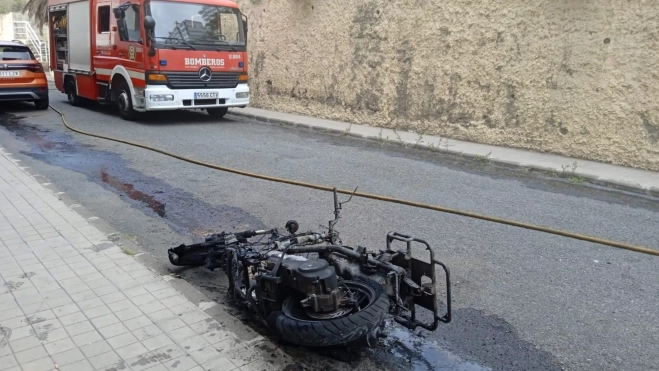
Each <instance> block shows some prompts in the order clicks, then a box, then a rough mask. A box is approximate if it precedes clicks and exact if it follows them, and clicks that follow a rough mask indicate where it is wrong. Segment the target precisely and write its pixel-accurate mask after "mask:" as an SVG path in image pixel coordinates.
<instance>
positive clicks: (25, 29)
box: [14, 21, 50, 63]
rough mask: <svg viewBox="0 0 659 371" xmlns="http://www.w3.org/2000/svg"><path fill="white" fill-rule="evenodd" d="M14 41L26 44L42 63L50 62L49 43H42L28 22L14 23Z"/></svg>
mask: <svg viewBox="0 0 659 371" xmlns="http://www.w3.org/2000/svg"><path fill="white" fill-rule="evenodd" d="M14 39H16V40H20V41H21V42H23V43H25V44H26V45H27V46H28V47H29V48H30V49H31V50H32V53H34V56H35V57H36V58H37V60H39V62H41V63H49V62H50V48H49V47H48V42H46V41H41V39H40V38H39V35H38V34H37V33H36V32H35V31H34V28H32V25H31V24H30V22H28V21H14Z"/></svg>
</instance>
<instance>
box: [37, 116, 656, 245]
mask: <svg viewBox="0 0 659 371" xmlns="http://www.w3.org/2000/svg"><path fill="white" fill-rule="evenodd" d="M50 108H51V109H52V110H53V111H55V112H57V114H59V115H60V118H61V119H62V123H63V124H64V126H65V127H66V128H67V129H69V130H71V131H73V132H75V133H78V134H82V135H86V136H90V137H95V138H100V139H106V140H110V141H113V142H117V143H123V144H127V145H130V146H134V147H139V148H143V149H147V150H149V151H153V152H157V153H160V154H163V155H166V156H169V157H173V158H175V159H178V160H181V161H185V162H188V163H191V164H195V165H200V166H204V167H207V168H210V169H215V170H220V171H224V172H228V173H233V174H238V175H243V176H247V177H250V178H256V179H262V180H267V181H271V182H277V183H283V184H289V185H294V186H299V187H305V188H311V189H316V190H320V191H326V192H332V191H333V190H334V187H329V186H324V185H319V184H313V183H306V182H301V181H297V180H292V179H286V178H279V177H274V176H268V175H263V174H257V173H252V172H248V171H244V170H239V169H233V168H230V167H226V166H219V165H215V164H211V163H208V162H204V161H199V160H195V159H191V158H187V157H185V156H181V155H177V154H175V153H171V152H168V151H165V150H162V149H158V148H155V147H151V146H148V145H145V144H141V143H136V142H131V141H129V140H124V139H119V138H113V137H109V136H105V135H100V134H95V133H90V132H86V131H84V130H80V129H78V128H75V127H73V126H71V125H70V124H69V123H68V121H67V120H66V117H65V116H64V114H63V113H62V112H61V111H59V110H58V109H56V108H55V107H53V106H52V105H51V106H50ZM336 191H337V193H342V194H347V195H353V196H354V197H361V198H366V199H371V200H377V201H384V202H390V203H395V204H400V205H406V206H412V207H417V208H421V209H427V210H433V211H439V212H442V213H448V214H454V215H459V216H464V217H467V218H473V219H480V220H485V221H488V222H492V223H498V224H504V225H509V226H513V227H519V228H523V229H529V230H534V231H539V232H544V233H549V234H553V235H557V236H562V237H567V238H572V239H576V240H581V241H586V242H592V243H596V244H600V245H605V246H611V247H616V248H620V249H624V250H630V251H635V252H639V253H643V254H649V255H654V256H659V250H655V249H651V248H648V247H644V246H638V245H633V244H629V243H624V242H619V241H612V240H607V239H603V238H598V237H593V236H588V235H582V234H578V233H572V232H567V231H562V230H558V229H552V228H547V227H542V226H538V225H533V224H529V223H522V222H518V221H514V220H507V219H502V218H496V217H492V216H487V215H482V214H477V213H472V212H468V211H462V210H457V209H451V208H448V207H443V206H437V205H430V204H425V203H421V202H415V201H408V200H403V199H400V198H394V197H388V196H382V195H378V194H371V193H364V192H356V191H351V190H346V189H337V190H336Z"/></svg>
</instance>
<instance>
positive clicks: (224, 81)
mask: <svg viewBox="0 0 659 371" xmlns="http://www.w3.org/2000/svg"><path fill="white" fill-rule="evenodd" d="M166 76H167V80H168V81H169V87H170V88H172V89H232V88H235V87H236V86H238V76H239V74H237V73H217V72H216V73H214V74H213V75H212V77H211V79H210V81H202V80H201V79H200V78H199V74H198V73H197V72H169V73H166Z"/></svg>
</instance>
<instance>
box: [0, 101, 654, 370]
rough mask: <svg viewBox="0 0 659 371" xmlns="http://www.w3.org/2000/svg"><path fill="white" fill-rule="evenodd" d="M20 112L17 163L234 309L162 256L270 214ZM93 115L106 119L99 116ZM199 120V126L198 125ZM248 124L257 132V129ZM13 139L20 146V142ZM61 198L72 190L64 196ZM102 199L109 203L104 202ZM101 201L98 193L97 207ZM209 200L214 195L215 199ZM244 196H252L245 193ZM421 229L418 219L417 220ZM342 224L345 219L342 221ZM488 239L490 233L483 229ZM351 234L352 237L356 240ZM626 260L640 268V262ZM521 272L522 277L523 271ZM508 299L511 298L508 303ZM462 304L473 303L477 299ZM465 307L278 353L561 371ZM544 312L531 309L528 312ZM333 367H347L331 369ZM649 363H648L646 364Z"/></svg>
mask: <svg viewBox="0 0 659 371" xmlns="http://www.w3.org/2000/svg"><path fill="white" fill-rule="evenodd" d="M65 108H66V107H65ZM67 109H70V108H67ZM0 110H1V108H0ZM18 114H19V115H21V114H24V115H25V116H28V117H27V118H25V119H20V118H17V117H16V116H15V115H14V114H12V115H3V116H2V117H0V126H2V127H3V128H4V130H5V133H10V134H11V135H13V136H15V138H16V139H15V140H17V141H18V142H16V143H3V142H5V139H2V140H0V144H4V145H7V144H9V145H10V146H15V148H21V154H22V155H23V156H26V157H27V158H30V159H32V160H34V162H33V163H32V166H33V167H35V168H37V169H38V170H39V171H41V172H43V173H44V174H47V176H48V178H49V179H53V182H54V183H56V184H58V185H60V186H62V187H63V188H67V189H70V190H71V191H74V193H75V194H73V197H76V198H79V199H81V201H80V202H81V203H82V204H84V205H86V206H88V205H89V206H88V207H89V208H90V209H92V210H94V211H95V212H96V213H97V215H98V216H99V217H101V218H103V219H107V220H109V221H110V223H111V224H112V225H113V227H115V228H116V229H117V230H119V231H120V232H123V233H126V234H128V235H130V236H131V237H132V238H135V239H136V240H137V241H138V242H139V243H140V245H141V246H142V247H143V248H144V250H145V252H147V253H149V254H151V255H153V256H154V257H156V258H157V259H158V260H159V261H161V269H162V270H163V271H166V272H168V273H170V274H173V275H176V276H179V277H182V278H184V279H186V280H187V281H189V282H191V283H193V284H194V285H195V286H196V287H197V288H199V289H200V290H201V291H202V292H204V293H205V294H206V295H207V296H208V297H210V298H211V299H213V300H215V301H217V302H218V303H221V304H222V305H224V306H226V307H227V308H231V307H232V304H231V302H230V301H229V300H228V299H227V298H226V296H225V295H224V293H225V292H226V291H225V286H226V280H225V279H224V277H223V276H222V275H221V274H218V273H217V272H215V273H212V272H209V271H206V270H203V269H202V268H196V269H183V268H176V267H171V266H169V265H168V263H167V261H166V258H165V251H166V249H165V246H166V245H167V244H169V245H171V246H173V245H176V244H178V243H180V242H191V241H198V240H200V239H201V238H202V236H203V235H204V234H206V233H214V232H220V231H222V230H243V229H249V228H264V227H271V226H272V224H271V222H265V221H266V220H267V221H269V220H271V219H273V218H272V217H271V215H273V211H272V210H270V211H269V212H265V211H264V212H263V213H260V210H259V208H255V207H253V206H251V205H250V206H246V207H244V208H243V207H238V206H236V204H240V202H239V201H236V202H235V203H234V204H230V203H226V204H224V203H223V202H222V201H221V200H226V199H227V197H230V196H229V195H230V194H232V195H234V196H235V191H231V190H227V189H223V184H224V183H223V182H224V180H218V179H215V178H213V177H219V178H223V177H224V176H223V175H207V174H208V173H209V172H211V170H207V169H200V168H196V169H194V171H193V172H190V171H189V170H186V171H181V170H179V169H180V167H181V166H183V165H181V163H180V162H176V163H175V166H174V165H173V164H172V162H170V161H163V160H162V159H160V158H154V157H150V156H152V155H148V156H146V157H145V155H144V152H143V151H133V152H126V151H119V150H114V149H112V147H114V146H115V145H114V144H108V143H107V142H106V143H104V144H103V145H98V144H96V143H94V142H93V141H90V140H88V139H86V138H82V137H80V136H77V135H76V136H74V135H75V134H71V133H69V132H66V131H64V130H61V128H58V127H57V126H54V125H55V123H56V122H57V120H56V118H52V117H50V116H48V117H49V120H51V121H49V122H48V123H47V124H45V123H43V122H42V123H40V120H41V119H40V118H39V117H33V116H31V115H30V113H28V112H20V111H19V112H18ZM97 114H99V115H105V113H103V112H101V113H97ZM200 120H202V122H203V119H200ZM250 127H251V128H253V126H250ZM0 130H3V129H0ZM0 133H1V132H0ZM2 135H4V134H2ZM296 135H299V136H300V138H302V140H305V138H306V139H311V138H314V136H317V134H311V133H297V134H296ZM7 140H8V138H7ZM19 142H20V143H23V144H24V145H19V144H17V143H19ZM322 142H325V143H328V145H333V146H345V145H346V144H345V142H344V138H335V137H323V138H322ZM90 143H94V144H90ZM117 147H118V146H117ZM373 147H376V148H372V149H371V150H373V151H383V150H384V149H379V148H377V146H373ZM251 150H253V149H250V148H247V151H248V152H249V151H251ZM387 150H388V155H389V156H393V157H398V158H400V159H402V160H408V159H409V158H410V157H412V158H415V159H416V160H415V161H427V162H428V163H431V164H437V162H438V160H436V159H434V158H430V155H429V154H427V153H423V152H420V153H418V152H415V153H412V152H410V151H408V150H405V149H394V148H390V149H387ZM283 155H284V156H285V157H287V158H291V157H296V156H297V157H298V158H299V157H304V156H303V154H301V153H298V154H295V153H288V152H286V151H284V154H283ZM156 156H159V155H156ZM138 161H147V162H149V164H148V166H149V167H150V170H149V171H148V172H147V171H140V170H137V167H136V166H135V163H136V162H138ZM214 162H219V161H214ZM38 163H43V164H47V165H48V167H41V166H39V165H38ZM186 166H188V165H186ZM433 166H436V165H433ZM441 166H442V167H444V168H447V169H452V170H454V171H461V172H466V173H469V174H474V175H478V176H486V177H488V178H489V179H493V180H494V181H496V180H502V181H509V180H510V179H514V181H515V182H520V183H523V184H524V186H525V187H527V188H528V189H531V190H536V191H541V192H545V193H551V194H555V195H565V197H570V198H574V199H580V198H587V199H589V200H595V201H598V202H602V203H606V204H607V205H618V206H620V207H625V208H632V209H633V210H644V211H647V212H649V213H656V212H657V210H659V206H658V204H657V201H656V200H654V199H652V198H644V197H639V196H637V195H631V194H625V193H623V192H611V191H610V190H607V189H603V188H600V187H590V186H589V187H586V186H581V185H575V184H571V183H569V182H566V181H564V180H557V179H552V178H551V177H546V176H542V175H539V174H525V173H520V172H513V171H512V170H510V169H505V168H497V167H492V166H489V165H487V164H478V163H473V162H472V163H466V164H465V163H464V160H460V159H456V158H444V159H442V160H441ZM54 169H63V170H66V172H65V173H60V174H56V173H57V171H56V170H54ZM248 170H251V169H248ZM284 172H285V171H284ZM73 173H75V174H78V175H80V176H82V177H84V179H85V181H86V182H90V183H93V184H95V185H96V186H97V187H98V189H96V188H94V190H83V189H82V188H81V187H80V186H76V185H75V183H74V182H78V183H79V182H80V181H81V180H80V179H81V178H79V177H78V178H76V179H71V180H66V179H64V178H65V177H66V174H73ZM201 174H204V176H200V175H201ZM209 176H210V177H211V178H209ZM176 178H178V181H173V180H172V179H176ZM209 184H212V187H210V188H211V189H209V190H208V191H206V197H202V196H201V195H200V192H199V191H198V189H199V187H206V188H209V187H208V186H209ZM254 187H255V185H254V183H252V182H249V181H245V183H244V185H243V188H244V189H249V190H250V191H251V192H255V193H258V192H259V190H258V189H256V188H254ZM289 191H290V189H289ZM67 192H69V193H71V192H70V191H69V190H67ZM104 192H105V193H104ZM107 192H109V193H111V194H112V195H114V196H108V195H106V193H107ZM214 192H215V193H214ZM99 195H103V196H102V198H103V199H102V200H101V198H99ZM213 195H215V196H216V197H213ZM244 197H245V198H248V196H244ZM267 197H273V194H272V193H269V192H268V191H266V192H265V195H264V196H262V197H256V196H255V197H254V200H252V201H251V202H249V201H247V200H245V202H244V204H245V205H249V204H250V203H251V204H252V205H254V204H257V203H258V202H259V201H263V199H264V198H267ZM275 197H280V198H281V199H282V202H285V201H284V200H285V199H286V196H284V195H282V194H279V195H278V196H275ZM309 197H311V196H310V193H308V192H307V191H300V192H299V194H297V198H298V200H299V202H301V204H304V203H305V202H311V201H310V198H309ZM325 198H327V197H323V199H322V200H320V202H319V203H314V205H316V204H318V205H321V207H322V208H316V211H315V212H314V214H318V215H319V216H320V217H319V221H322V224H326V220H325V219H327V216H328V215H329V214H330V212H328V211H329V210H328V209H329V207H328V206H330V205H326V200H325ZM109 199H112V200H123V201H121V202H123V204H118V205H119V206H109V203H108V202H107V200H109ZM204 200H205V201H204ZM101 201H105V204H106V205H107V206H102V205H103V202H101ZM95 202H96V203H95ZM123 205H130V210H125V211H124V212H123V213H122V212H121V210H122V209H124V208H125V206H123ZM292 206H294V205H292ZM360 206H363V203H362V204H361V205H359V204H358V205H357V206H355V209H356V210H359V209H360ZM292 209H294V207H291V208H289V209H287V210H288V212H285V211H282V212H281V214H283V215H280V216H277V219H278V220H280V221H281V222H283V221H285V220H287V219H288V215H287V214H289V215H290V214H291V212H290V210H292ZM248 210H249V211H248ZM274 214H276V213H274ZM265 215H267V216H265ZM375 215H378V214H377V213H376V214H375ZM344 217H345V218H348V217H349V216H347V215H345V216H344ZM376 219H377V217H376ZM298 220H299V221H301V220H300V219H298ZM417 222H420V220H419V221H417ZM345 223H350V222H349V221H345ZM358 223H360V224H363V223H364V222H363V221H362V220H361V219H358ZM301 224H302V223H301ZM317 224H319V223H316V224H309V223H306V222H305V223H304V225H302V228H315V227H316V225H317ZM485 232H486V233H487V229H486V230H485ZM352 235H353V236H354V233H352ZM495 235H499V236H500V234H499V232H496V233H495ZM458 239H459V237H458ZM444 242H445V243H448V244H449V248H450V249H453V250H454V251H459V247H457V246H458V245H454V244H455V242H456V236H455V235H453V236H449V237H448V238H447V240H446V241H444ZM356 243H358V242H356ZM455 249H458V250H455ZM488 259H489V257H488ZM600 259H602V258H600ZM629 259H631V260H635V261H644V260H643V259H642V258H639V257H636V256H634V257H632V258H629ZM540 260H543V258H542V257H540ZM567 260H569V258H568V259H567ZM602 261H603V262H606V263H609V264H611V261H613V262H614V264H620V262H621V259H620V258H619V257H618V258H617V259H615V258H609V259H606V258H604V259H602ZM474 264H475V265H473V266H472V267H471V268H467V269H471V270H472V271H475V269H484V268H486V266H487V265H488V264H489V263H488V262H487V260H486V261H474ZM449 265H450V264H449ZM513 267H515V264H512V265H511V266H510V268H508V269H515V268H513ZM461 268H462V270H463V271H464V270H465V267H461ZM487 269H490V268H487ZM517 269H522V270H523V268H517ZM557 283H558V284H559V285H563V284H564V282H562V281H560V280H558V281H557ZM502 284H509V281H508V278H506V277H502ZM455 285H456V286H457V292H458V293H460V292H465V290H472V292H478V290H479V289H481V288H479V287H478V286H477V285H476V283H475V281H472V280H471V279H470V275H469V274H466V273H462V274H458V276H457V279H456V281H455ZM512 297H513V296H512V295H511V297H510V299H512ZM467 300H472V301H473V299H467ZM514 300H517V299H514ZM462 302H463V304H462V305H459V306H456V309H455V311H454V314H453V318H454V320H453V322H452V323H451V325H450V326H448V327H442V326H440V329H439V330H438V331H437V332H436V333H432V334H428V333H426V332H418V333H412V332H410V331H408V330H405V329H402V328H400V327H399V326H397V325H394V324H389V325H388V326H387V328H388V330H389V331H388V337H387V338H386V339H384V340H383V346H382V347H380V348H378V349H374V350H369V349H357V350H355V349H330V350H324V351H318V350H310V349H308V348H303V347H291V346H287V345H284V344H278V346H279V347H280V349H282V350H284V351H285V352H286V353H288V354H289V355H291V356H292V357H293V358H294V359H296V360H297V361H298V366H299V368H300V369H311V368H319V367H322V368H327V369H337V370H339V369H345V370H348V369H353V368H354V367H358V368H359V369H376V368H379V369H392V370H398V369H400V370H465V371H476V370H478V371H480V370H560V369H562V366H564V364H563V362H564V359H563V357H561V358H559V357H557V356H556V355H554V354H552V353H551V352H548V351H546V350H542V349H540V348H539V347H538V345H537V344H534V343H533V342H531V341H528V340H524V339H522V338H521V336H520V332H519V330H518V329H516V328H515V326H513V325H512V324H510V323H509V322H508V321H507V320H505V319H504V318H502V317H501V316H499V315H496V314H492V313H491V312H488V311H485V310H483V309H480V308H479V309H477V308H475V307H470V305H469V303H468V302H466V301H465V299H462ZM473 303H474V304H475V303H476V302H475V301H474V302H473ZM541 309H542V308H533V309H532V310H533V311H536V310H541ZM547 315H551V314H547ZM235 316H236V318H237V320H238V321H239V322H240V323H244V324H246V325H247V326H249V327H250V328H251V329H252V331H255V332H261V333H264V332H263V329H261V328H259V327H258V326H257V325H255V324H253V323H251V322H249V320H248V319H247V318H244V316H243V315H242V314H241V313H240V311H238V310H236V311H235ZM538 331H540V330H538ZM264 334H265V333H264ZM336 360H341V361H343V362H342V363H341V364H336V362H335V361H336ZM647 362H652V360H649V361H647ZM647 362H646V363H645V364H647ZM567 368H568V369H579V368H570V367H567ZM581 369H586V368H581ZM593 369H595V368H593ZM630 369H635V368H630Z"/></svg>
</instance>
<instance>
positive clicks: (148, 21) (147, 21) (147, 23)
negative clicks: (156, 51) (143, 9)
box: [144, 15, 156, 31]
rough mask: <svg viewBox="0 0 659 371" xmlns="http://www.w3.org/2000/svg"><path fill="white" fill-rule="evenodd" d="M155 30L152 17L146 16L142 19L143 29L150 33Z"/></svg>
mask: <svg viewBox="0 0 659 371" xmlns="http://www.w3.org/2000/svg"><path fill="white" fill-rule="evenodd" d="M155 28H156V20H155V19H153V17H152V16H150V15H147V16H146V17H144V29H145V30H147V31H151V30H153V29H155Z"/></svg>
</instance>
